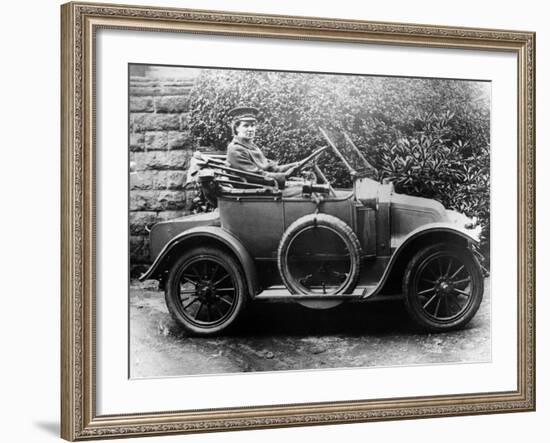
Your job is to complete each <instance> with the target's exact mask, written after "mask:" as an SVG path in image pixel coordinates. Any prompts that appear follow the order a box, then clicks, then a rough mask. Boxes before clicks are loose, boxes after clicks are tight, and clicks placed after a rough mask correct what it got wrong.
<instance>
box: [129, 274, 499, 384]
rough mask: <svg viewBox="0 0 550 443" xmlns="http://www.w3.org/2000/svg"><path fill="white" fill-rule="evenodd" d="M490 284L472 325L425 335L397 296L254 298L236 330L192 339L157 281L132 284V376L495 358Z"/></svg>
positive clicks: (347, 366)
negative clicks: (304, 300) (316, 304)
mask: <svg viewBox="0 0 550 443" xmlns="http://www.w3.org/2000/svg"><path fill="white" fill-rule="evenodd" d="M490 292H491V291H490V285H489V280H488V279H487V280H486V281H485V294H484V298H483V302H482V304H481V307H480V309H479V311H478V313H477V314H476V316H475V317H474V319H473V320H472V321H471V322H470V323H469V324H468V325H467V327H466V328H465V329H463V330H460V331H454V332H450V333H444V334H427V333H425V332H421V331H419V330H417V329H416V328H415V327H414V326H413V325H412V324H411V322H410V321H409V319H408V316H407V313H406V311H405V308H404V306H403V304H402V302H400V301H384V302H369V303H347V304H346V303H344V304H342V305H340V306H338V307H336V308H333V309H329V310H312V309H308V308H305V307H302V306H300V305H298V304H295V303H266V302H256V303H250V304H249V305H248V308H247V310H246V312H245V313H244V315H243V316H242V317H240V319H238V324H237V325H236V327H235V328H234V329H233V331H232V332H231V334H228V335H224V336H221V337H213V338H198V337H190V336H188V335H187V333H186V332H185V331H184V330H183V329H182V328H180V327H179V326H178V324H176V323H175V322H174V321H173V320H172V318H171V317H170V315H169V314H168V310H167V308H166V305H165V303H164V293H163V292H161V291H159V290H158V289H157V283H156V282H155V281H147V282H144V283H140V282H138V281H137V280H136V281H132V282H131V286H130V377H131V378H147V377H166V376H181V375H192V374H219V373H229V372H250V371H279V370H299V369H318V368H351V367H369V366H398V365H422V364H434V363H436V364H442V363H458V362H462V363H472V362H484V361H490V360H491V322H490V319H491V317H490V313H491V308H490Z"/></svg>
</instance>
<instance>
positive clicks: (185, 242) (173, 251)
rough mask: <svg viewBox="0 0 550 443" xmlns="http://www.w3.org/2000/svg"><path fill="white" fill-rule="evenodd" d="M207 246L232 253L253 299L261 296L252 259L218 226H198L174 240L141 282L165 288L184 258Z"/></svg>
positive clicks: (240, 245) (235, 239)
mask: <svg viewBox="0 0 550 443" xmlns="http://www.w3.org/2000/svg"><path fill="white" fill-rule="evenodd" d="M206 245H212V246H219V247H220V248H222V249H224V250H226V251H228V252H230V253H231V254H232V255H233V256H234V257H235V258H236V259H237V260H238V262H239V263H240V264H241V266H242V270H243V273H244V276H245V279H246V283H247V287H248V292H249V294H250V296H251V297H254V295H256V293H258V292H259V284H258V276H257V273H256V266H255V265H254V261H253V260H252V257H251V256H250V254H249V253H248V251H247V250H246V249H245V248H244V246H243V245H242V244H241V242H240V241H239V240H238V239H237V238H236V237H235V236H234V235H232V234H230V233H229V232H227V231H225V230H223V229H222V228H220V227H218V226H198V227H195V228H191V229H188V230H186V231H185V232H182V233H181V234H179V235H177V236H176V237H174V238H172V239H171V240H170V241H169V242H168V243H167V244H166V245H165V246H164V248H162V250H161V251H160V253H159V254H158V256H157V257H156V258H155V261H154V262H153V264H152V265H151V267H150V268H149V269H148V270H147V271H146V272H145V273H144V274H142V275H141V277H139V280H140V281H143V280H147V279H157V280H159V281H160V282H161V284H163V280H164V277H165V275H166V273H167V272H168V271H169V270H170V267H171V266H172V264H173V263H174V261H175V260H177V258H178V257H180V256H181V254H183V253H184V252H185V251H187V250H189V249H190V248H192V247H194V246H206Z"/></svg>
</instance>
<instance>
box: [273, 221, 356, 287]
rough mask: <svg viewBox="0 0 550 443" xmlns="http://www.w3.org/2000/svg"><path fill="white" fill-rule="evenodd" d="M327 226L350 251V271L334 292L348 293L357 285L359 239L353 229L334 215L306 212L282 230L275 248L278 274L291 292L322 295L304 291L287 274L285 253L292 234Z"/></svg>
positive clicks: (292, 236)
mask: <svg viewBox="0 0 550 443" xmlns="http://www.w3.org/2000/svg"><path fill="white" fill-rule="evenodd" d="M313 225H320V226H328V227H330V228H332V229H334V230H335V231H336V232H337V233H338V234H340V236H341V237H342V238H343V239H344V241H345V243H346V247H347V248H348V251H349V252H350V261H351V268H352V269H351V272H350V277H348V281H347V282H345V285H344V286H343V287H342V288H340V289H339V290H338V291H336V293H335V294H330V295H336V294H348V293H350V292H353V290H354V289H355V287H356V286H357V281H358V280H359V274H360V272H361V244H360V243H359V239H358V238H357V236H356V235H355V233H354V232H353V230H352V229H351V228H350V227H349V226H348V225H347V224H346V223H344V222H343V221H342V220H340V219H339V218H338V217H334V216H332V215H329V214H308V215H304V216H303V217H300V218H299V219H298V220H296V221H294V223H292V224H291V225H290V226H289V227H288V229H287V230H286V231H285V232H284V234H283V237H282V238H281V241H280V242H279V248H278V249H277V266H278V268H279V274H280V276H281V279H282V280H283V283H284V285H285V286H286V288H287V289H288V290H289V291H290V292H291V293H292V294H303V295H318V296H319V297H320V298H322V297H323V295H320V294H316V293H313V294H312V293H310V292H307V291H304V290H303V289H302V287H301V286H300V285H298V284H296V283H295V282H294V279H292V278H289V277H288V276H287V272H288V271H287V269H288V267H287V265H286V263H285V259H284V257H285V255H286V251H287V249H288V247H289V246H290V244H291V242H292V240H293V238H294V236H295V235H296V234H297V233H298V232H300V231H301V230H302V229H304V228H306V227H308V226H313Z"/></svg>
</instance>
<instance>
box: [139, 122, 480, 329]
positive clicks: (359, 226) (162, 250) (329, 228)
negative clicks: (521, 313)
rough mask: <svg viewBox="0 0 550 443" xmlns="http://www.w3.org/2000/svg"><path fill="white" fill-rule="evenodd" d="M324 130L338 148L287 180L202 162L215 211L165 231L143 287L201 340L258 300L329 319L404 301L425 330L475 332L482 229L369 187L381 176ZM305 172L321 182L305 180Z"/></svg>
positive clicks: (157, 229)
mask: <svg viewBox="0 0 550 443" xmlns="http://www.w3.org/2000/svg"><path fill="white" fill-rule="evenodd" d="M319 130H320V131H321V133H322V134H323V136H324V137H325V139H326V141H327V146H325V147H323V148H321V149H318V150H317V151H315V152H313V153H312V154H311V155H310V156H308V157H307V158H305V159H304V160H303V161H301V162H299V163H298V164H297V166H296V167H295V168H293V169H292V170H291V171H289V173H287V176H286V177H285V178H286V180H282V181H281V180H280V179H279V180H275V179H273V178H272V177H269V176H265V175H260V174H253V173H249V172H244V171H241V170H237V169H233V168H231V167H229V166H228V165H227V163H226V162H225V158H224V156H221V155H206V154H199V153H196V155H195V156H194V162H193V163H194V166H195V168H193V171H191V172H190V174H189V175H190V177H191V178H192V180H193V182H194V183H196V184H197V185H196V186H198V188H199V189H200V192H201V193H202V195H203V196H204V197H205V198H206V199H207V200H208V201H209V202H210V204H211V205H212V206H213V207H215V210H213V211H211V212H206V213H198V214H194V215H188V216H184V217H181V218H177V219H174V220H169V221H165V222H161V223H158V224H156V225H154V226H153V228H152V229H151V232H150V250H151V256H152V258H154V262H153V264H152V265H151V267H150V268H149V269H148V270H147V272H145V273H144V274H143V275H142V276H141V277H140V280H145V279H157V280H158V281H159V283H160V288H161V289H163V290H164V291H165V296H166V304H167V307H168V310H169V311H170V313H171V315H172V316H173V318H174V319H175V320H176V321H177V322H178V323H180V324H181V325H182V326H183V327H184V328H185V329H186V330H188V331H189V332H191V333H194V334H198V335H212V334H218V333H220V332H222V331H224V330H225V329H226V328H227V327H229V326H230V325H232V324H233V323H234V322H235V320H236V319H237V317H238V316H239V314H241V313H242V312H243V309H245V306H246V304H247V303H248V302H249V301H251V300H266V301H295V302H297V303H300V304H302V305H304V306H307V307H309V308H315V309H327V308H332V307H335V306H337V305H339V304H341V303H344V302H364V301H367V300H372V299H375V298H376V299H380V298H384V297H385V298H395V297H401V298H403V300H404V303H405V306H406V309H407V311H408V313H409V315H410V317H411V319H412V320H413V322H414V323H416V324H417V325H418V326H420V327H421V328H423V329H426V330H429V331H434V332H440V331H448V330H452V329H456V328H461V327H463V326H464V325H466V324H467V323H468V322H469V321H470V320H471V319H472V317H473V316H474V315H475V314H476V312H477V310H478V308H479V306H480V303H481V300H482V297H483V291H484V284H483V283H484V282H483V276H484V274H483V267H482V266H481V263H480V255H479V253H478V252H477V249H476V248H477V245H478V241H479V233H480V228H479V227H476V226H475V225H476V223H475V220H472V219H470V218H468V217H466V216H465V215H463V214H460V213H458V212H456V211H452V210H448V209H445V208H444V207H443V205H441V204H440V203H439V202H437V201H435V200H430V199H426V198H420V197H413V196H407V195H402V194H398V193H396V192H394V187H393V185H392V184H391V183H378V182H377V181H374V180H372V179H370V178H368V175H369V169H372V168H373V167H372V166H371V165H370V163H369V162H368V161H367V160H366V158H365V157H364V156H363V154H362V153H361V152H360V151H359V149H358V148H357V147H356V146H355V145H354V144H353V142H352V140H351V139H350V137H349V136H347V134H343V135H344V137H345V138H344V143H339V146H336V143H334V142H333V137H332V136H331V135H329V134H328V133H327V131H325V130H323V129H322V128H319ZM331 137H332V138H331ZM327 151H332V152H333V154H335V155H336V156H337V157H338V159H339V161H341V162H342V163H343V165H344V166H345V167H346V169H347V170H348V171H349V173H350V176H351V182H352V184H353V186H352V188H351V189H334V188H333V187H332V186H331V184H330V183H329V181H328V180H327V178H326V176H325V174H324V173H323V172H322V171H321V169H320V167H319V166H318V164H317V158H318V157H319V156H321V155H322V154H323V153H326V152H327ZM306 167H309V169H310V172H309V177H310V178H311V180H305V179H303V178H302V179H299V178H297V177H294V176H295V175H298V173H300V172H301V173H303V171H304V168H306ZM370 175H372V174H370ZM296 186H298V187H299V189H300V190H301V193H300V192H298V194H299V195H298V196H296V193H295V194H294V195H293V196H292V197H285V188H290V187H293V188H294V189H296V188H295V187H296Z"/></svg>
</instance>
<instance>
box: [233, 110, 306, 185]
mask: <svg viewBox="0 0 550 443" xmlns="http://www.w3.org/2000/svg"><path fill="white" fill-rule="evenodd" d="M258 112H259V111H258V109H256V108H252V107H242V106H241V107H237V108H233V109H232V110H231V111H229V116H230V117H231V119H232V120H231V128H232V130H233V140H231V143H229V146H227V162H228V163H229V166H231V167H232V168H235V169H240V170H241V171H247V172H253V173H256V174H262V175H264V176H266V177H271V178H273V179H275V180H276V181H277V183H278V184H279V186H280V187H281V188H284V187H285V181H286V178H287V177H288V176H289V174H290V173H291V172H292V169H293V168H294V167H295V166H296V165H297V164H298V163H289V164H286V165H279V164H278V163H277V162H275V161H273V160H269V159H268V158H266V156H265V155H264V153H263V152H262V151H261V150H260V148H259V147H258V146H256V145H255V144H254V137H255V136H256V122H257V116H258ZM293 188H296V187H294V186H293ZM293 191H294V192H290V190H288V191H286V192H285V195H288V194H289V193H292V194H293V195H296V194H297V193H299V190H298V189H293Z"/></svg>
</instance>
